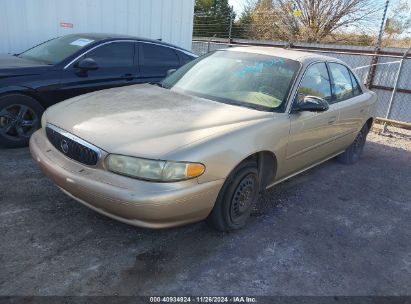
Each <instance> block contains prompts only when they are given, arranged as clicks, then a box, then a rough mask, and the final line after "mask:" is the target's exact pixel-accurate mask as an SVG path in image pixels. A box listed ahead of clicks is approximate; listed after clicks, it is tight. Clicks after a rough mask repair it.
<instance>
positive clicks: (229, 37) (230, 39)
mask: <svg viewBox="0 0 411 304" xmlns="http://www.w3.org/2000/svg"><path fill="white" fill-rule="evenodd" d="M233 10H234V8H233V7H231V13H230V29H229V31H228V44H231V41H232V37H231V35H232V32H233Z"/></svg>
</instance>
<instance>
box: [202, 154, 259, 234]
mask: <svg viewBox="0 0 411 304" xmlns="http://www.w3.org/2000/svg"><path fill="white" fill-rule="evenodd" d="M258 192H259V180H258V171H257V166H256V163H255V162H244V163H242V164H240V165H239V166H238V167H237V168H236V169H235V170H234V171H233V172H232V173H231V174H230V176H229V177H228V178H227V180H226V181H225V183H224V185H223V187H222V189H221V190H220V193H219V195H218V198H217V201H216V203H215V205H214V208H213V210H212V211H211V213H210V215H209V216H208V218H207V223H208V224H209V225H210V226H212V227H213V228H215V229H217V230H220V231H232V230H236V229H240V228H242V227H244V226H245V224H246V222H247V220H248V218H249V217H250V213H251V210H252V207H253V206H254V204H255V203H256V202H257V199H258Z"/></svg>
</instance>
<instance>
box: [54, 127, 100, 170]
mask: <svg viewBox="0 0 411 304" xmlns="http://www.w3.org/2000/svg"><path fill="white" fill-rule="evenodd" d="M47 128H49V129H51V130H53V131H54V132H56V133H59V134H60V135H61V136H63V137H66V138H68V139H70V140H72V141H74V142H76V143H78V144H80V145H82V146H84V147H86V148H88V149H90V150H91V151H93V152H95V153H96V154H97V162H96V164H95V165H97V163H98V162H99V160H100V159H101V155H102V153H101V149H100V148H98V147H96V146H94V145H92V144H90V143H88V142H87V141H85V140H83V139H81V138H79V137H77V136H75V135H73V134H71V133H69V132H67V131H65V130H63V129H61V128H59V127H57V126H55V125H53V124H51V123H47V124H46V129H47ZM46 133H47V132H46ZM52 144H53V143H52ZM53 146H54V144H53ZM56 148H57V149H58V150H59V152H60V153H61V151H60V149H59V148H58V147H56ZM63 155H65V154H63ZM66 156H67V155H66ZM67 157H69V156H67ZM69 158H70V159H73V158H71V157H69ZM73 160H75V159H73ZM75 161H77V160H75ZM82 164H84V163H82ZM84 165H87V164H84ZM95 165H87V166H95Z"/></svg>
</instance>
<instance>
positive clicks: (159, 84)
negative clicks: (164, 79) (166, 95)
mask: <svg viewBox="0 0 411 304" xmlns="http://www.w3.org/2000/svg"><path fill="white" fill-rule="evenodd" d="M148 84H151V85H155V86H158V87H160V88H164V87H163V84H162V83H161V82H149V83H148Z"/></svg>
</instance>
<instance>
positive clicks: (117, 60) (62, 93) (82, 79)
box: [57, 41, 139, 100]
mask: <svg viewBox="0 0 411 304" xmlns="http://www.w3.org/2000/svg"><path fill="white" fill-rule="evenodd" d="M135 45H136V43H135V42H133V41H121V42H111V43H107V44H103V45H101V46H99V47H97V48H95V49H93V50H91V51H90V52H88V53H86V54H85V55H83V56H82V57H81V58H80V59H79V60H78V61H77V62H79V61H81V60H83V59H85V58H91V59H93V60H95V61H96V62H97V65H98V68H97V69H96V70H89V71H84V70H81V69H79V68H76V62H75V63H73V64H72V65H71V66H69V67H67V68H66V69H64V70H63V72H62V80H61V88H60V90H59V92H57V94H58V95H59V99H60V100H63V99H67V98H71V97H74V96H77V95H81V94H85V93H88V92H93V91H97V90H102V89H107V88H112V87H119V86H125V85H130V84H134V83H138V82H139V78H138V76H139V75H138V68H137V66H136V64H135V60H134V57H135Z"/></svg>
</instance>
